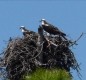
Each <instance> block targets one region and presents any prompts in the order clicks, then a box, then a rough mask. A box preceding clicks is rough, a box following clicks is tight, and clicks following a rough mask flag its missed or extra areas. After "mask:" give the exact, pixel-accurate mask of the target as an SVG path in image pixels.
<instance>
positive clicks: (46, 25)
mask: <svg viewBox="0 0 86 80" xmlns="http://www.w3.org/2000/svg"><path fill="white" fill-rule="evenodd" d="M41 24H42V27H43V29H44V30H45V31H46V32H48V33H50V34H53V35H60V36H62V37H63V38H65V37H64V36H66V34H65V33H63V32H61V31H60V30H59V29H58V28H57V27H55V26H53V25H52V24H50V23H48V22H47V21H46V20H45V19H42V20H41ZM65 39H66V38H65Z"/></svg>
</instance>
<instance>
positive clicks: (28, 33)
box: [20, 26, 31, 37]
mask: <svg viewBox="0 0 86 80" xmlns="http://www.w3.org/2000/svg"><path fill="white" fill-rule="evenodd" d="M20 29H21V31H22V33H23V35H24V36H26V37H27V36H28V35H30V34H31V31H29V30H27V29H26V28H25V26H21V27H20Z"/></svg>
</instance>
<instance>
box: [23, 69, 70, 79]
mask: <svg viewBox="0 0 86 80" xmlns="http://www.w3.org/2000/svg"><path fill="white" fill-rule="evenodd" d="M23 80H72V78H71V77H70V75H69V73H68V72H66V71H65V70H61V69H52V70H48V69H37V70H36V71H35V72H34V73H32V74H28V75H26V76H24V78H23Z"/></svg>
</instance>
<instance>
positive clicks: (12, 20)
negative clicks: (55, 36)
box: [0, 0, 86, 80]
mask: <svg viewBox="0 0 86 80" xmlns="http://www.w3.org/2000/svg"><path fill="white" fill-rule="evenodd" d="M42 18H45V19H46V20H47V21H48V22H50V23H52V24H54V25H55V26H57V27H59V28H60V29H61V30H63V31H64V32H65V33H66V34H67V35H68V37H69V39H72V40H75V39H77V38H78V37H79V35H80V34H81V33H82V32H85V33H86V1H85V0H83V1H80V0H79V1H78V0H75V1H74V0H72V1H68V0H65V1H63V0H61V1H60V0H57V1H56V0H32V1H31V0H29V1H27V0H25V1H24V0H22V1H20V0H15V1H11V0H7V1H6V0H3V1H2V0H1V1H0V45H1V46H0V52H2V50H3V49H4V48H5V47H6V43H7V42H6V41H8V39H9V37H18V36H19V37H21V36H22V33H21V31H20V30H19V27H20V26H21V25H24V26H26V27H27V28H28V29H30V30H33V31H36V32H37V28H38V26H39V24H40V23H39V21H40V20H41V19H42ZM85 48H86V35H84V36H83V37H82V38H81V39H80V40H79V41H78V46H74V47H73V48H72V50H73V52H74V54H75V57H76V58H77V60H78V62H79V63H81V65H80V67H81V74H82V80H85V79H86V59H85V58H86V53H85V52H86V51H85ZM73 72H74V71H73ZM73 75H74V80H79V79H78V77H77V74H76V73H73Z"/></svg>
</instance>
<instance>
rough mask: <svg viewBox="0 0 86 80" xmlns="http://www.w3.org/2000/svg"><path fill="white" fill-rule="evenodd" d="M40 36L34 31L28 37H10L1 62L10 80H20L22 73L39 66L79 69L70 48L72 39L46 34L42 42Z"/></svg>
mask: <svg viewBox="0 0 86 80" xmlns="http://www.w3.org/2000/svg"><path fill="white" fill-rule="evenodd" d="M38 37H39V34H38V33H35V32H33V33H31V35H29V36H28V37H25V36H23V37H22V38H19V37H17V38H13V39H12V38H10V40H9V41H8V45H7V47H6V49H5V50H4V52H3V54H4V57H3V59H2V60H1V61H0V62H1V66H3V67H6V72H7V76H8V78H9V79H10V80H20V78H21V76H22V75H24V74H26V73H31V72H33V71H35V70H36V68H38V67H44V68H46V69H47V68H48V69H51V68H60V69H65V70H66V71H68V72H69V73H70V68H72V69H75V70H77V71H79V65H78V63H77V61H76V59H75V57H74V54H73V52H72V51H71V50H70V46H71V45H72V42H71V41H70V40H64V39H63V38H62V37H61V36H52V35H46V34H44V40H43V41H42V42H41V43H40V41H38ZM70 74H71V73H70Z"/></svg>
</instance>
